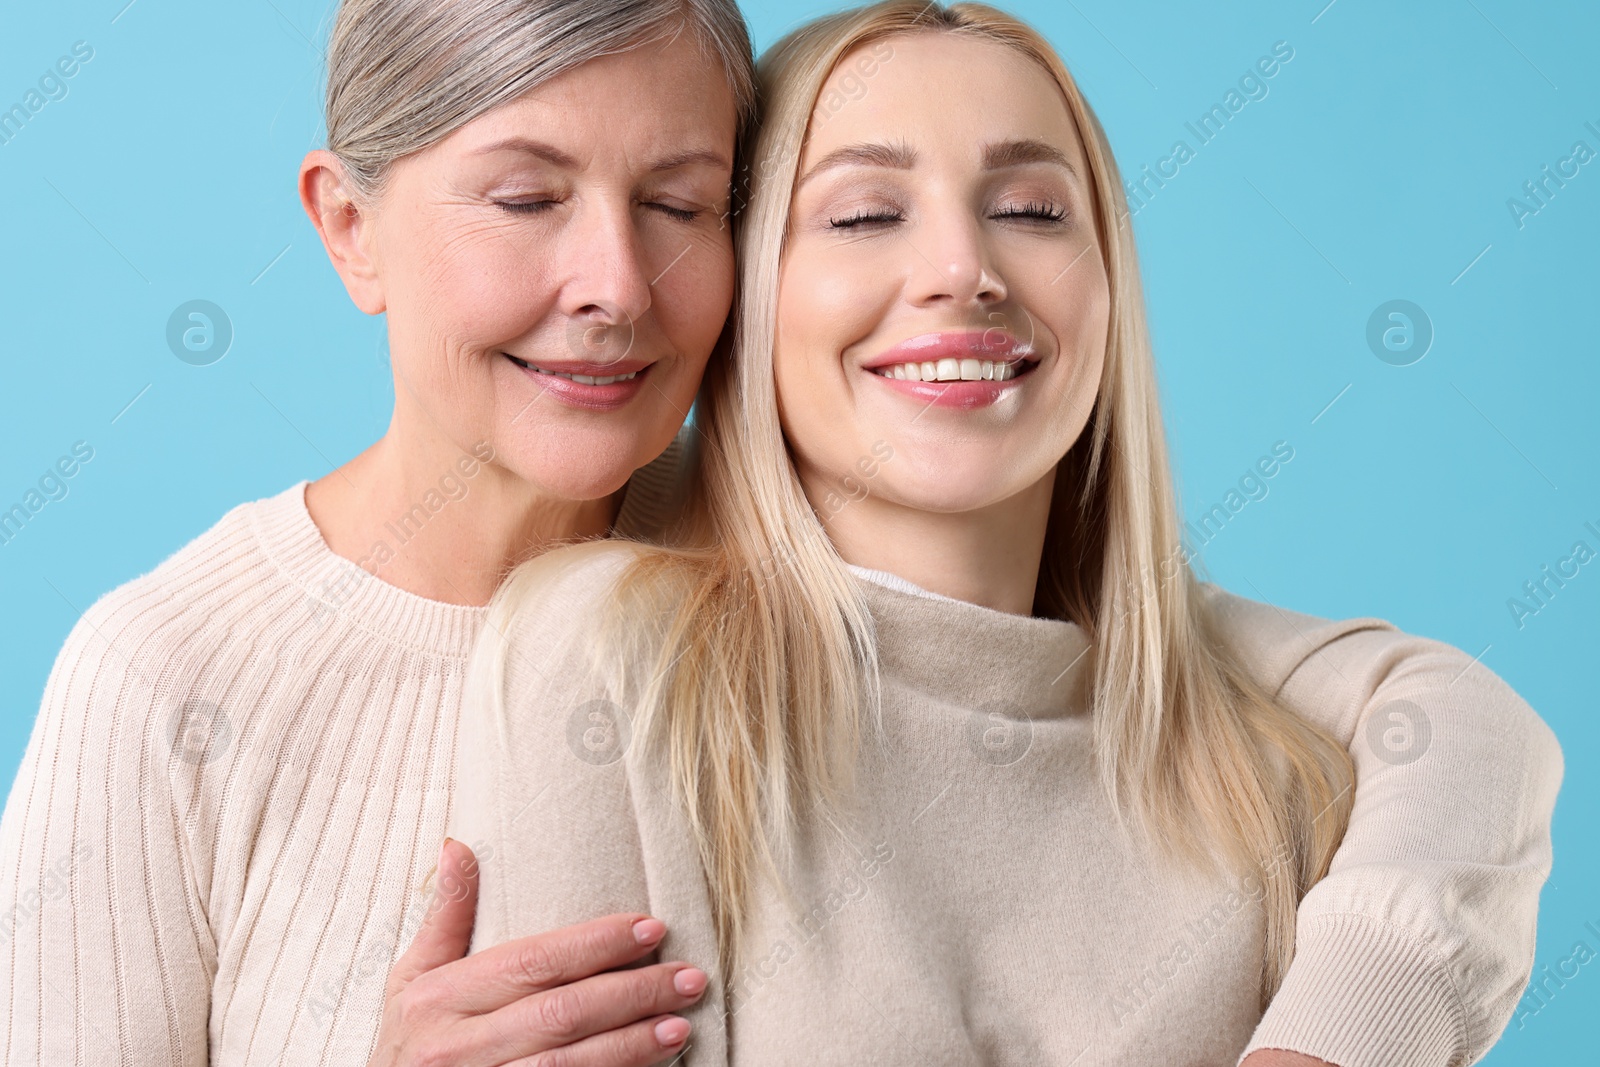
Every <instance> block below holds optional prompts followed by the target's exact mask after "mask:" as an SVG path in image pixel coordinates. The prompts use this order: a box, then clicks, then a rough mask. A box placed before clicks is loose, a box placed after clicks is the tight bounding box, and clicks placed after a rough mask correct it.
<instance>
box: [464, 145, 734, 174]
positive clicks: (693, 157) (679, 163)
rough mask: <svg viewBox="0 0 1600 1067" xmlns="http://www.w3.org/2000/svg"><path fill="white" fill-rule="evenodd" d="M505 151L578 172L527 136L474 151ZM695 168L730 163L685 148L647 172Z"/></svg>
mask: <svg viewBox="0 0 1600 1067" xmlns="http://www.w3.org/2000/svg"><path fill="white" fill-rule="evenodd" d="M505 151H512V152H523V153H525V154H527V155H530V156H534V157H536V158H538V159H542V160H544V161H545V162H546V163H549V164H551V165H553V166H557V167H561V168H564V169H566V170H577V169H578V161H577V160H576V159H574V158H573V157H572V156H570V155H568V154H567V153H566V152H563V151H561V149H559V148H557V147H555V146H554V145H551V144H546V143H545V142H544V141H536V140H534V139H532V138H530V137H507V138H506V139H504V140H502V141H495V142H494V143H493V144H487V145H484V146H483V147H482V148H480V149H478V150H477V153H476V154H477V155H488V154H489V153H491V152H505ZM695 166H700V167H719V168H721V169H723V170H730V169H732V167H733V164H732V163H730V162H729V161H728V157H726V156H724V155H722V154H721V153H720V152H715V151H712V150H711V149H709V148H687V149H684V150H682V151H679V152H673V153H672V154H671V155H667V156H663V157H661V158H660V159H658V160H655V161H654V162H652V163H651V164H650V167H649V169H650V170H651V171H652V172H659V171H666V170H677V169H679V168H680V167H695Z"/></svg>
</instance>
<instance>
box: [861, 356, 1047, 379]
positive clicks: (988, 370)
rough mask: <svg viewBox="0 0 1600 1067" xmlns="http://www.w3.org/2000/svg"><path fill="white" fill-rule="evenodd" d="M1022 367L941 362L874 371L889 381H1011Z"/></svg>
mask: <svg viewBox="0 0 1600 1067" xmlns="http://www.w3.org/2000/svg"><path fill="white" fill-rule="evenodd" d="M1021 365H1022V364H1021V362H1020V361H1018V362H1015V363H1009V362H1004V361H1001V362H995V361H993V360H987V359H941V360H939V361H938V362H937V363H935V362H927V363H894V364H890V365H889V366H887V367H877V368H874V370H875V373H877V374H881V375H883V376H884V377H885V378H894V379H895V380H897V381H903V382H978V381H986V382H987V381H994V382H1004V381H1009V380H1010V379H1012V378H1015V377H1016V376H1017V369H1018V367H1020V366H1021Z"/></svg>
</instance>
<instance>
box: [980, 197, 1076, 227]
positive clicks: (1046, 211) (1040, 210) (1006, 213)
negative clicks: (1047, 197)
mask: <svg viewBox="0 0 1600 1067" xmlns="http://www.w3.org/2000/svg"><path fill="white" fill-rule="evenodd" d="M990 217H991V218H996V219H1037V220H1039V221H1042V222H1060V221H1061V220H1062V219H1064V218H1066V217H1067V209H1066V208H1064V207H1062V206H1061V205H1060V204H1044V203H1035V202H1033V201H1030V202H1028V203H1027V204H1024V205H1023V206H1022V207H1008V208H1006V209H1004V210H1003V211H998V212H996V213H995V214H994V215H992V216H990Z"/></svg>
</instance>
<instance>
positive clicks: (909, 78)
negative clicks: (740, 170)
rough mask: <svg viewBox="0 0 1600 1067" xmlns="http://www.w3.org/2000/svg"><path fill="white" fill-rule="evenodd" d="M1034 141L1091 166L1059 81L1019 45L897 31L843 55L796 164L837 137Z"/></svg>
mask: <svg viewBox="0 0 1600 1067" xmlns="http://www.w3.org/2000/svg"><path fill="white" fill-rule="evenodd" d="M1013 140H1015V141H1025V140H1037V141H1043V142H1045V143H1047V144H1051V145H1054V146H1055V147H1057V148H1059V149H1060V150H1061V151H1062V153H1063V154H1065V155H1066V157H1067V159H1068V160H1070V161H1071V162H1072V163H1073V165H1074V166H1075V167H1076V168H1077V169H1078V173H1080V174H1085V173H1087V170H1086V167H1085V161H1084V153H1083V145H1082V142H1081V140H1080V139H1079V136H1078V130H1077V125H1076V123H1074V122H1073V119H1072V116H1071V114H1070V113H1069V112H1068V111H1067V104H1066V99H1065V98H1064V96H1063V95H1062V91H1061V88H1060V86H1058V85H1057V84H1056V82H1055V79H1054V78H1052V77H1051V76H1050V74H1049V73H1048V72H1046V71H1045V69H1044V68H1043V67H1041V66H1040V65H1039V64H1038V63H1036V62H1034V61H1033V60H1031V59H1029V58H1028V57H1027V56H1025V55H1023V54H1022V53H1021V52H1019V51H1017V50H1016V49H1014V48H1012V47H1010V46H1008V45H1005V44H1001V43H1000V42H998V41H992V40H988V39H984V38H978V37H972V36H969V35H964V34H959V33H950V32H937V31H927V32H917V33H901V34H894V35H892V36H889V37H885V38H881V39H879V40H877V41H873V42H871V43H869V44H865V45H861V46H858V47H857V48H855V49H853V50H851V51H850V52H848V53H846V54H845V55H844V57H843V58H842V59H840V61H839V63H838V64H837V66H835V67H834V70H833V72H832V73H831V74H830V75H829V76H828V79H827V81H826V82H824V83H823V86H822V90H821V91H820V92H819V93H818V96H817V103H816V106H815V107H814V108H813V110H812V112H811V122H810V127H809V129H808V132H807V141H806V148H805V152H804V154H803V158H802V164H801V167H802V171H803V170H804V169H805V168H806V167H807V166H808V165H809V164H810V163H811V162H813V161H815V160H816V159H817V158H819V157H820V156H822V155H823V154H826V153H827V152H830V151H832V150H833V149H835V148H838V147H840V146H842V145H847V144H853V143H858V142H896V141H897V142H902V143H905V144H907V145H910V146H912V147H913V148H922V149H929V148H936V147H938V146H939V145H944V146H945V147H946V150H947V151H950V152H954V153H957V154H968V155H970V156H971V157H972V158H973V159H974V160H976V159H978V158H979V156H980V155H981V152H982V149H983V146H984V145H985V144H990V143H997V142H1003V141H1013Z"/></svg>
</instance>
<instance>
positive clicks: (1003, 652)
mask: <svg viewBox="0 0 1600 1067" xmlns="http://www.w3.org/2000/svg"><path fill="white" fill-rule="evenodd" d="M849 570H850V572H851V573H852V574H853V575H854V576H855V577H856V579H857V581H858V582H859V584H860V586H861V588H862V590H863V591H864V593H865V595H866V599H867V605H868V607H869V609H870V610H871V612H872V616H873V620H874V622H875V623H876V624H877V628H878V655H879V657H880V659H881V661H882V665H883V670H884V673H885V674H887V675H890V676H893V677H898V678H901V679H904V680H906V681H908V682H910V683H911V684H913V685H916V686H918V687H919V688H922V687H925V688H926V689H927V690H928V691H929V692H930V693H931V694H936V695H937V696H938V697H939V699H942V700H949V701H954V702H959V703H964V704H967V705H968V706H970V707H974V708H979V707H984V706H992V705H1000V704H1009V705H1011V706H1012V707H1014V708H1020V709H1021V710H1022V711H1024V712H1026V713H1027V715H1028V716H1029V717H1030V718H1034V719H1040V718H1054V717H1057V716H1061V715H1071V714H1087V713H1088V710H1089V708H1090V705H1091V689H1092V685H1093V674H1094V671H1093V668H1094V653H1093V650H1092V648H1091V642H1090V640H1089V637H1088V634H1087V632H1086V631H1085V630H1084V629H1083V627H1081V626H1079V625H1078V624H1077V623H1073V622H1063V621H1061V620H1058V619H1041V618H1035V617H1033V616H1030V615H1013V614H1011V613H1010V612H1005V611H996V610H995V609H993V608H986V607H982V606H980V605H977V604H969V603H967V602H966V601H962V600H954V599H952V598H950V597H945V596H940V595H939V594H936V593H930V592H929V591H927V590H925V589H921V588H920V587H918V586H915V585H912V584H911V583H910V582H907V581H906V580H905V579H903V578H899V577H898V576H896V575H890V574H884V573H883V572H878V571H870V570H868V569H867V568H864V567H854V566H852V567H849Z"/></svg>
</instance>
